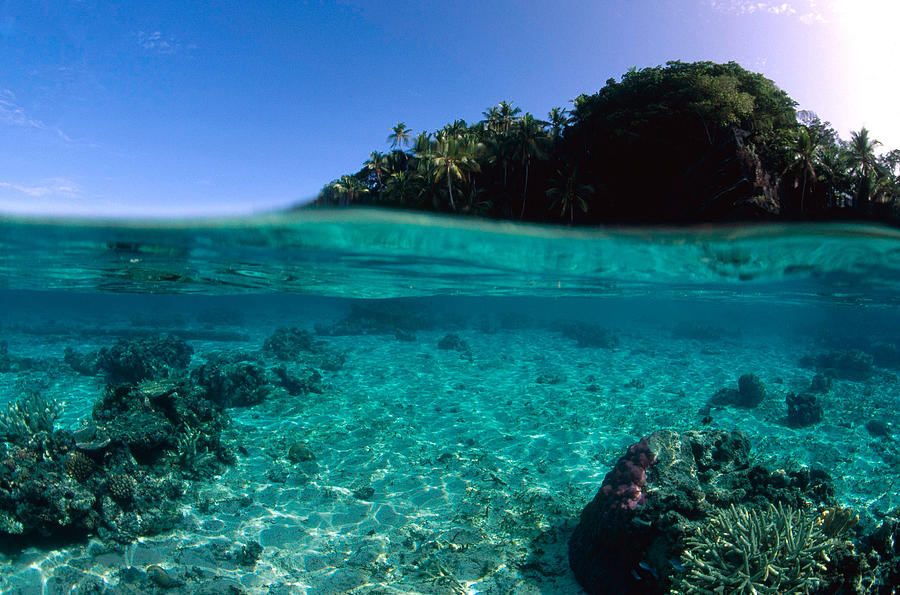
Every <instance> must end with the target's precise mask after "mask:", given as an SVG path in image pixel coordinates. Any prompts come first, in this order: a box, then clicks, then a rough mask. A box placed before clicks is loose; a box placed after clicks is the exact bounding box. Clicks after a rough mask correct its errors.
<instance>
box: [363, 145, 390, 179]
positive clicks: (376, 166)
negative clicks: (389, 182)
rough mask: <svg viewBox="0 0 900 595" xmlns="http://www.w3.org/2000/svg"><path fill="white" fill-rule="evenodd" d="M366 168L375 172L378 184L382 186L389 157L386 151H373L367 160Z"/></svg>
mask: <svg viewBox="0 0 900 595" xmlns="http://www.w3.org/2000/svg"><path fill="white" fill-rule="evenodd" d="M364 165H365V168H366V169H367V170H369V171H370V172H372V173H374V174H375V182H376V186H381V176H382V174H384V170H385V166H386V165H387V158H386V157H385V155H384V153H380V152H378V151H372V152H371V153H369V159H368V160H366V162H365V164H364Z"/></svg>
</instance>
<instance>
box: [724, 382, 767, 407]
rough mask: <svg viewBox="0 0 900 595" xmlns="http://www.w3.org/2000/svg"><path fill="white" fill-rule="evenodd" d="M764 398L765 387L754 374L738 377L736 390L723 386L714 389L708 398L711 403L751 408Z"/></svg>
mask: <svg viewBox="0 0 900 595" xmlns="http://www.w3.org/2000/svg"><path fill="white" fill-rule="evenodd" d="M765 398H766V387H765V385H764V384H763V383H762V380H760V379H759V378H758V377H757V376H756V375H754V374H744V375H743V376H741V377H740V378H739V379H738V390H734V389H733V388H723V389H720V390H718V391H716V394H714V395H713V396H712V398H711V399H710V403H711V404H713V405H719V406H722V405H734V406H735V407H743V408H746V409H752V408H754V407H758V406H759V404H760V403H762V402H763V399H765Z"/></svg>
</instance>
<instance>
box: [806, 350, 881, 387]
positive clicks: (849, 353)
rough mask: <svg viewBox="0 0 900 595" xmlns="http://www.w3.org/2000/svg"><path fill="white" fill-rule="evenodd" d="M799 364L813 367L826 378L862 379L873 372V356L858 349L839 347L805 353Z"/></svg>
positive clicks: (868, 376)
mask: <svg viewBox="0 0 900 595" xmlns="http://www.w3.org/2000/svg"><path fill="white" fill-rule="evenodd" d="M800 364H801V365H802V366H805V367H807V368H813V369H815V370H817V371H819V372H821V373H822V374H824V375H825V376H826V377H828V378H839V379H843V380H855V381H863V380H868V379H869V378H871V377H872V376H873V375H874V374H875V358H874V357H872V356H871V355H870V354H868V353H865V352H863V351H859V350H858V349H839V350H835V351H826V352H824V353H819V354H817V355H807V356H805V357H803V358H802V359H801V360H800Z"/></svg>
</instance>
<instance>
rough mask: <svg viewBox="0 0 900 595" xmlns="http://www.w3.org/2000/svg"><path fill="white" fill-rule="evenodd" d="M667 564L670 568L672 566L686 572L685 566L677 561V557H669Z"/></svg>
mask: <svg viewBox="0 0 900 595" xmlns="http://www.w3.org/2000/svg"><path fill="white" fill-rule="evenodd" d="M669 564H671V565H672V568H674V569H675V570H677V571H678V572H687V568H685V567H684V566H682V564H681V562H680V561H678V559H677V558H669Z"/></svg>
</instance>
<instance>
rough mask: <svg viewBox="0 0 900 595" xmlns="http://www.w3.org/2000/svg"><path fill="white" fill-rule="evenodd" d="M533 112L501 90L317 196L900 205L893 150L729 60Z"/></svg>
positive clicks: (653, 211) (870, 213)
mask: <svg viewBox="0 0 900 595" xmlns="http://www.w3.org/2000/svg"><path fill="white" fill-rule="evenodd" d="M572 103H573V104H574V105H573V108H572V109H571V111H569V110H566V109H564V108H561V107H559V108H553V109H552V110H551V111H550V113H549V114H548V115H547V119H546V120H540V119H538V118H537V117H535V116H534V115H532V114H530V113H524V114H523V113H522V112H521V110H520V109H519V108H517V107H515V106H514V105H512V104H511V103H509V102H506V101H503V102H501V103H499V104H498V105H497V106H494V107H490V108H488V109H487V110H485V111H484V113H483V115H484V119H483V120H481V121H479V122H475V123H472V124H469V123H467V122H465V121H464V120H456V121H455V122H452V123H450V124H447V125H446V126H444V127H443V128H442V129H440V130H437V131H434V132H419V133H415V132H414V131H413V130H410V129H409V128H407V127H406V125H405V124H404V123H402V122H401V123H399V124H397V125H396V126H394V127H393V129H392V131H391V135H390V136H389V137H388V139H387V142H386V147H387V146H389V147H390V148H389V150H388V152H386V153H382V152H379V151H373V152H372V153H371V154H370V155H369V159H368V160H367V161H366V162H365V163H364V164H363V165H362V168H361V169H360V170H359V171H358V172H355V173H349V174H346V175H343V176H341V177H340V178H338V179H335V180H334V181H332V182H331V183H329V184H327V185H326V186H325V187H324V188H323V189H322V191H321V193H320V194H319V196H318V198H317V199H316V201H315V202H314V203H313V204H314V205H366V206H372V205H379V206H386V207H399V208H406V209H417V210H428V211H441V212H456V213H465V214H471V215H476V216H484V217H493V218H503V219H516V220H518V219H523V220H527V221H551V222H566V223H575V224H596V223H615V222H634V223H638V222H674V223H689V222H702V221H725V220H754V219H761V220H784V219H795V220H796V219H831V218H874V219H882V220H884V219H892V220H894V221H896V220H897V219H898V217H897V215H898V214H900V176H898V164H900V151H898V150H893V151H889V152H888V151H883V147H880V146H879V145H880V143H878V141H877V140H875V139H874V138H873V137H872V136H871V134H870V133H869V131H868V130H866V129H865V128H862V129H861V130H859V131H858V132H853V133H852V134H851V137H850V139H848V140H842V139H840V138H839V137H838V135H837V134H836V133H835V131H834V130H833V129H832V128H831V126H830V125H829V123H828V122H824V121H822V120H820V119H819V118H818V116H816V115H815V114H814V113H812V112H807V111H801V112H797V111H796V109H795V108H796V105H797V104H796V102H795V101H793V100H792V99H791V98H790V97H789V96H788V95H787V93H785V92H784V91H782V90H781V89H779V88H778V87H777V86H776V85H775V83H773V82H772V81H771V80H769V79H767V78H765V77H764V76H762V75H761V74H757V73H753V72H749V71H747V70H745V69H743V68H742V67H741V66H740V65H738V64H736V63H734V62H729V63H727V64H715V63H712V62H693V63H684V62H668V63H667V64H666V65H665V66H657V67H653V68H643V69H635V68H632V69H631V70H629V71H628V72H627V73H625V74H624V75H622V77H621V80H619V81H616V80H614V79H609V80H608V81H606V85H605V86H604V87H603V88H602V89H600V91H598V92H597V93H594V94H593V95H580V96H579V97H577V98H575V100H574V101H573V102H572Z"/></svg>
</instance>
